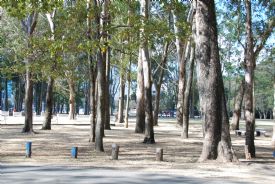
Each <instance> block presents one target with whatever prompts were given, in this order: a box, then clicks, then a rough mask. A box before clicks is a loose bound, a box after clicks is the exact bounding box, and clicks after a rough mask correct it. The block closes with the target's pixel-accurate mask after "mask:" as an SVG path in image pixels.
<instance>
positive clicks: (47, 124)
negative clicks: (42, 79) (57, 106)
mask: <svg viewBox="0 0 275 184" xmlns="http://www.w3.org/2000/svg"><path fill="white" fill-rule="evenodd" d="M53 86H54V79H53V77H49V80H48V86H47V93H46V111H45V120H44V123H43V125H42V130H51V120H52V112H53Z"/></svg>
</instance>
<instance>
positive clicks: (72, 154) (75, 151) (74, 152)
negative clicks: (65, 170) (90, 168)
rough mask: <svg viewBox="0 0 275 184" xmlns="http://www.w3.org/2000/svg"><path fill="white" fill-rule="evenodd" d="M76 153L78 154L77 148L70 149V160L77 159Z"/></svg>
mask: <svg viewBox="0 0 275 184" xmlns="http://www.w3.org/2000/svg"><path fill="white" fill-rule="evenodd" d="M77 152H78V147H72V150H71V156H72V158H77Z"/></svg>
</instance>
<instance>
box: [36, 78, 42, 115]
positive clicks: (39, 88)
mask: <svg viewBox="0 0 275 184" xmlns="http://www.w3.org/2000/svg"><path fill="white" fill-rule="evenodd" d="M35 94H36V95H35V98H36V101H35V102H36V104H35V105H36V106H35V107H36V108H35V112H36V115H41V105H42V103H41V102H42V82H38V83H36V88H35Z"/></svg>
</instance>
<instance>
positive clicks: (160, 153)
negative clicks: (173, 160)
mask: <svg viewBox="0 0 275 184" xmlns="http://www.w3.org/2000/svg"><path fill="white" fill-rule="evenodd" d="M156 161H163V149H162V148H157V149H156Z"/></svg>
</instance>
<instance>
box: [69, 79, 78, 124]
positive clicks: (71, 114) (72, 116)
mask: <svg viewBox="0 0 275 184" xmlns="http://www.w3.org/2000/svg"><path fill="white" fill-rule="evenodd" d="M68 83H69V89H70V98H69V104H70V111H69V119H70V120H74V119H75V116H76V114H75V82H74V81H73V80H72V79H69V81H68Z"/></svg>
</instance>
